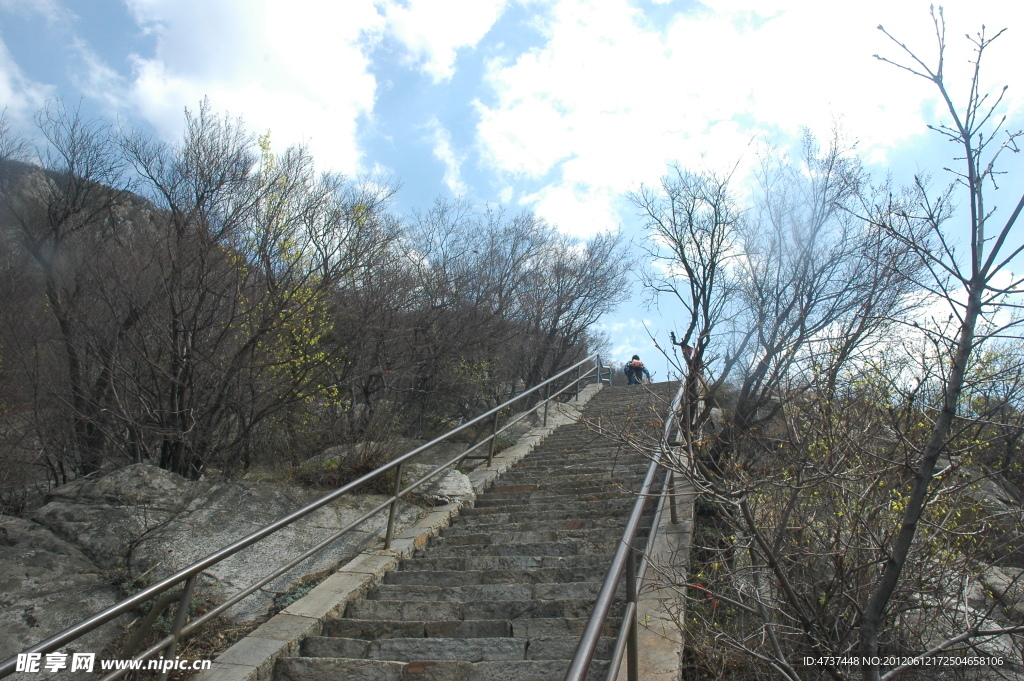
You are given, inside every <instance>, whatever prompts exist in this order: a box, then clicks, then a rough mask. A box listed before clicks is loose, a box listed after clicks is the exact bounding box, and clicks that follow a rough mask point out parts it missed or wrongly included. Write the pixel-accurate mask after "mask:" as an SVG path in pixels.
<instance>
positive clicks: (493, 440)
mask: <svg viewBox="0 0 1024 681" xmlns="http://www.w3.org/2000/svg"><path fill="white" fill-rule="evenodd" d="M497 444H498V415H497V414H495V415H494V428H492V429H491V450H490V452H489V453H488V454H487V465H488V466H493V465H494V448H495V446H496V445H497Z"/></svg>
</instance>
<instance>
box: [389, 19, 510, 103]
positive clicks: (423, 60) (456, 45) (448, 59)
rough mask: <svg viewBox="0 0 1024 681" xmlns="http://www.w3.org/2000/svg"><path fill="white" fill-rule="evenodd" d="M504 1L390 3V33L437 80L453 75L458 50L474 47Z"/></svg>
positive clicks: (492, 23) (489, 28) (492, 21)
mask: <svg viewBox="0 0 1024 681" xmlns="http://www.w3.org/2000/svg"><path fill="white" fill-rule="evenodd" d="M505 6H506V1H505V0H407V1H406V2H404V3H399V2H395V1H391V2H388V4H387V5H386V6H385V10H384V11H385V15H386V16H387V20H388V29H387V30H388V32H389V34H391V35H392V36H394V38H395V39H396V40H398V41H399V42H400V43H401V44H402V45H403V46H404V47H405V48H406V49H407V50H408V51H409V62H410V63H413V64H419V66H420V68H421V69H422V70H423V71H424V72H425V73H427V74H429V75H430V76H431V77H432V78H433V79H434V82H435V83H437V82H440V81H443V80H447V79H449V78H451V77H452V75H453V74H454V73H455V60H456V56H457V55H456V53H457V51H458V50H459V49H462V48H467V47H469V48H472V47H475V46H476V45H477V44H478V43H479V42H480V40H481V39H482V38H483V37H484V36H485V35H487V32H488V31H490V30H491V27H492V26H493V25H494V22H496V21H497V20H498V18H499V17H500V16H501V13H502V12H503V11H504V10H505Z"/></svg>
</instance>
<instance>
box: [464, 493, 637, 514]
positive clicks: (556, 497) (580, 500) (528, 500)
mask: <svg viewBox="0 0 1024 681" xmlns="http://www.w3.org/2000/svg"><path fill="white" fill-rule="evenodd" d="M627 496H628V493H627V492H625V491H622V490H617V489H613V490H610V491H604V492H587V493H581V494H579V495H574V494H543V495H541V494H538V495H537V496H536V497H534V496H533V495H531V494H526V495H522V494H484V495H482V496H480V497H478V498H477V500H476V508H487V507H489V506H501V507H503V508H507V509H508V510H511V509H514V508H516V507H518V506H533V505H535V504H553V505H557V504H562V505H563V506H569V505H572V506H575V505H581V504H586V503H587V502H594V503H598V502H604V501H615V500H619V499H622V498H624V497H627Z"/></svg>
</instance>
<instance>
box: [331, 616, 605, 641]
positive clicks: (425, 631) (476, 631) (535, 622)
mask: <svg viewBox="0 0 1024 681" xmlns="http://www.w3.org/2000/svg"><path fill="white" fill-rule="evenodd" d="M619 624H620V622H619V620H618V619H609V620H608V622H607V623H606V624H605V629H604V631H603V633H604V634H605V635H607V636H611V635H613V634H614V633H615V632H616V631H618V627H619ZM586 626H587V618H586V617H549V618H548V617H536V618H530V617H523V618H520V619H514V620H410V621H403V620H362V619H351V618H347V617H345V618H342V619H332V620H328V621H327V623H326V626H325V628H324V635H325V636H338V637H341V638H357V639H364V640H367V641H371V640H374V639H382V638H421V637H423V638H496V637H507V636H515V637H518V638H532V637H536V636H575V637H576V638H577V640H578V639H579V637H580V636H581V635H582V634H583V630H584V629H585V628H586Z"/></svg>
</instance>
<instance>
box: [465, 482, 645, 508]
mask: <svg viewBox="0 0 1024 681" xmlns="http://www.w3.org/2000/svg"><path fill="white" fill-rule="evenodd" d="M628 482H629V483H633V481H632V480H629V481H628ZM635 484H636V486H637V487H639V486H640V481H636V483H635ZM511 489H512V490H514V491H509V492H487V493H485V494H483V495H481V497H480V498H481V499H486V500H487V501H489V502H497V503H502V504H504V503H507V502H516V501H517V500H518V502H519V503H522V502H523V501H531V502H532V501H541V500H545V501H546V500H551V501H556V500H574V499H581V500H586V499H588V498H595V499H611V498H613V497H615V496H622V494H623V492H624V491H625V489H626V488H624V487H623V486H622V481H619V480H604V481H601V482H600V483H594V482H585V483H583V484H580V485H564V486H563V485H518V486H516V487H513V488H511Z"/></svg>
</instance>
